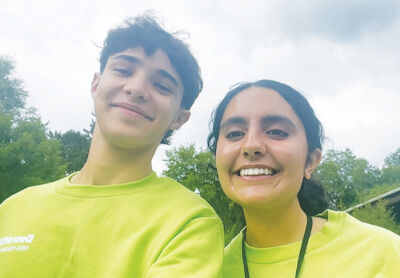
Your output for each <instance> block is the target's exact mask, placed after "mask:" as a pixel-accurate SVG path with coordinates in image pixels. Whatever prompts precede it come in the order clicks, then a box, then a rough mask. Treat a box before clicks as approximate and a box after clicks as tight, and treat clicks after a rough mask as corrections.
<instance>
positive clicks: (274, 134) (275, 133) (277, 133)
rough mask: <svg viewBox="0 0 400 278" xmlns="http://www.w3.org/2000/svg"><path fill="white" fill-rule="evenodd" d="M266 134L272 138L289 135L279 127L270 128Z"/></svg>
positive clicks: (281, 137) (282, 137) (283, 137)
mask: <svg viewBox="0 0 400 278" xmlns="http://www.w3.org/2000/svg"><path fill="white" fill-rule="evenodd" d="M267 135H268V136H269V137H271V138H273V139H285V138H287V137H289V133H287V132H286V131H283V130H281V129H271V130H268V131H267Z"/></svg>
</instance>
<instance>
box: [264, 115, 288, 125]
mask: <svg viewBox="0 0 400 278" xmlns="http://www.w3.org/2000/svg"><path fill="white" fill-rule="evenodd" d="M261 121H262V123H263V124H270V123H282V124H286V125H288V126H290V127H292V128H296V125H295V124H294V123H293V122H292V121H291V120H290V119H289V118H287V117H285V116H281V115H268V116H265V117H263V118H262V120H261Z"/></svg>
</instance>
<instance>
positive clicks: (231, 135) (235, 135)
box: [225, 131, 244, 140]
mask: <svg viewBox="0 0 400 278" xmlns="http://www.w3.org/2000/svg"><path fill="white" fill-rule="evenodd" d="M243 135H244V132H242V131H231V132H229V133H228V134H227V135H226V136H225V137H226V138H227V139H230V140H235V139H239V138H241V137H242V136H243Z"/></svg>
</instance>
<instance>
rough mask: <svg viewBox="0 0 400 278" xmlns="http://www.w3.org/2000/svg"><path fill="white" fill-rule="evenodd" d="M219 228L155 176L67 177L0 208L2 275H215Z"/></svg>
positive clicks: (191, 197) (202, 205) (203, 206)
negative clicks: (98, 180)
mask: <svg viewBox="0 0 400 278" xmlns="http://www.w3.org/2000/svg"><path fill="white" fill-rule="evenodd" d="M223 246H224V240H223V227H222V223H221V220H220V219H219V218H218V217H217V215H216V214H215V212H214V210H213V209H212V208H211V207H210V206H209V205H208V204H207V203H206V202H205V201H204V200H203V199H201V198H200V197H198V196H197V195H196V194H194V193H193V192H191V191H189V190H188V189H186V188H185V187H183V186H182V185H180V184H178V183H177V182H175V181H173V180H172V179H169V178H164V177H162V178H159V177H157V175H156V174H155V173H153V174H151V175H149V176H147V177H145V178H144V179H142V180H139V181H136V182H131V183H126V184H119V185H105V186H93V185H73V184H71V183H70V182H69V179H68V178H64V179H61V180H59V181H56V182H54V183H50V184H46V185H41V186H34V187H30V188H27V189H25V190H23V191H21V192H19V193H17V194H16V195H14V196H12V197H10V198H9V199H7V200H6V201H4V202H3V204H1V205H0V277H2V278H5V277H7V278H8V277H10V278H11V277H12V278H27V277H29V278H36V277H38V278H39V277H40V278H46V277H51V278H53V277H59V278H64V277H65V278H75V277H80V278H81V277H85V278H91V277H96V278H99V277H109V278H119V277H198V278H204V277H218V276H219V274H220V269H221V265H222V258H223Z"/></svg>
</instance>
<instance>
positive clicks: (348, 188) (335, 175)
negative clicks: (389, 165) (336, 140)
mask: <svg viewBox="0 0 400 278" xmlns="http://www.w3.org/2000/svg"><path fill="white" fill-rule="evenodd" d="M314 177H315V178H316V179H317V180H319V181H320V182H321V183H322V185H323V187H324V188H325V190H326V193H327V196H328V199H329V202H330V205H331V207H332V208H335V209H346V208H348V207H350V206H352V205H355V204H357V203H358V202H359V201H360V196H362V195H363V194H365V192H367V191H368V190H369V189H370V188H372V187H374V186H375V185H376V184H377V182H378V180H379V177H380V171H379V169H378V168H376V167H374V166H372V165H370V164H369V162H368V161H367V160H365V159H363V158H357V157H356V156H355V155H354V154H353V153H352V152H351V150H349V149H346V150H345V151H336V150H329V151H328V152H327V153H326V155H324V157H323V162H322V163H321V165H320V166H319V167H318V168H317V169H316V172H315V174H314Z"/></svg>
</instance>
